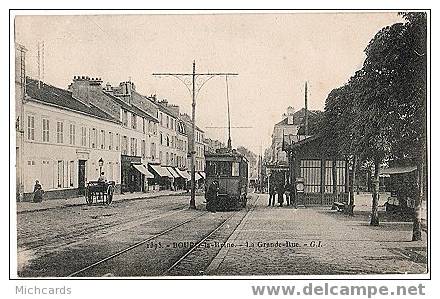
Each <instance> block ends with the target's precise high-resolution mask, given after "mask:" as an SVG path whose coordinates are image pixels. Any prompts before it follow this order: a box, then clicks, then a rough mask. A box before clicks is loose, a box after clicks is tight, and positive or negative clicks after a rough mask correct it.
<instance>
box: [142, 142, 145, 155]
mask: <svg viewBox="0 0 440 299" xmlns="http://www.w3.org/2000/svg"><path fill="white" fill-rule="evenodd" d="M141 156H142V158H145V140H142V143H141Z"/></svg>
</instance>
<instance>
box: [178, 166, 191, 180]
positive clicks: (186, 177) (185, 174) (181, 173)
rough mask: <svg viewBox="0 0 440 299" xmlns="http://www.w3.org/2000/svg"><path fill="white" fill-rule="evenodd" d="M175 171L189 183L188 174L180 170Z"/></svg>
mask: <svg viewBox="0 0 440 299" xmlns="http://www.w3.org/2000/svg"><path fill="white" fill-rule="evenodd" d="M176 171H177V173H178V174H180V176H181V177H182V178H184V179H187V180H188V181H191V176H190V175H189V174H188V172H187V171H185V170H180V169H179V168H176Z"/></svg>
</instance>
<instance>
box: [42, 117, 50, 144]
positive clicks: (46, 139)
mask: <svg viewBox="0 0 440 299" xmlns="http://www.w3.org/2000/svg"><path fill="white" fill-rule="evenodd" d="M43 142H49V120H48V119H47V118H43Z"/></svg>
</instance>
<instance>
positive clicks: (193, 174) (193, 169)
mask: <svg viewBox="0 0 440 299" xmlns="http://www.w3.org/2000/svg"><path fill="white" fill-rule="evenodd" d="M191 143H192V150H191V199H190V200H189V208H190V209H195V208H196V165H195V164H196V62H195V61H193V73H192V138H191Z"/></svg>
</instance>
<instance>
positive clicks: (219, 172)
mask: <svg viewBox="0 0 440 299" xmlns="http://www.w3.org/2000/svg"><path fill="white" fill-rule="evenodd" d="M206 173H207V175H208V176H214V177H228V176H231V175H232V174H233V168H232V163H231V162H227V161H216V162H212V161H211V162H209V163H207V168H206Z"/></svg>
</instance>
